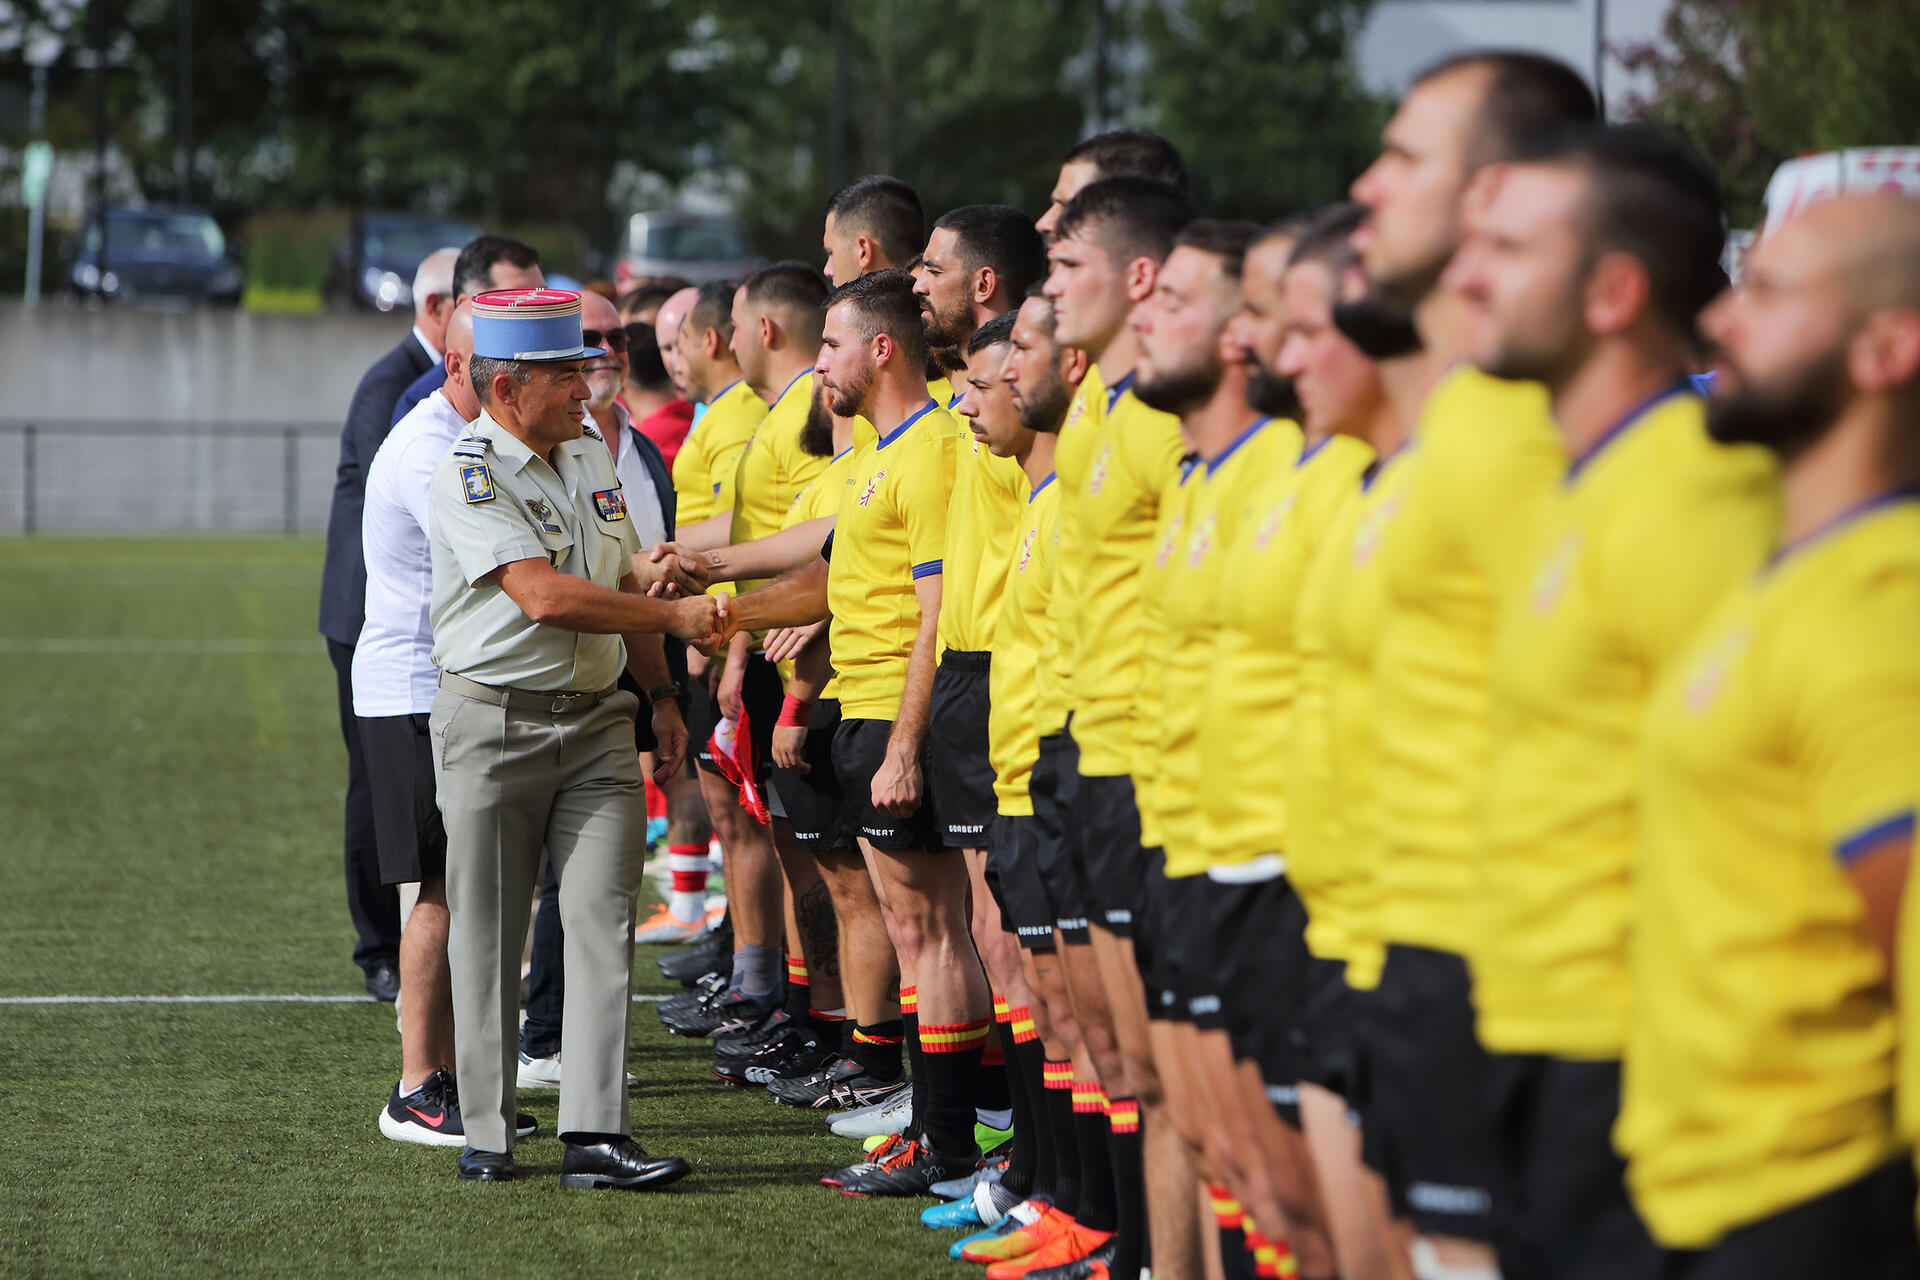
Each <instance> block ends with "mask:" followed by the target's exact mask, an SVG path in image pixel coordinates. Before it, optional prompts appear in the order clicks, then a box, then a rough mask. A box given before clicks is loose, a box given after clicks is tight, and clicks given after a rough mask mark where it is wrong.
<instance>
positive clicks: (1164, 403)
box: [1133, 343, 1222, 418]
mask: <svg viewBox="0 0 1920 1280" xmlns="http://www.w3.org/2000/svg"><path fill="white" fill-rule="evenodd" d="M1221 372H1222V368H1221V361H1220V357H1219V355H1218V347H1217V346H1216V345H1214V344H1211V343H1210V344H1209V347H1208V352H1207V355H1206V356H1205V357H1204V358H1202V359H1201V360H1200V361H1198V362H1196V363H1195V364H1193V365H1191V366H1189V367H1187V368H1185V369H1169V370H1168V371H1167V372H1166V373H1163V374H1159V375H1157V376H1156V377H1155V378H1154V380H1153V381H1151V382H1148V381H1147V380H1145V379H1143V378H1135V379H1134V380H1133V394H1134V395H1135V397H1137V398H1138V399H1139V401H1140V403H1141V404H1144V405H1146V406H1147V408H1149V409H1158V410H1160V411H1161V412H1162V413H1170V414H1172V415H1173V416H1174V417H1176V418H1184V417H1186V416H1187V415H1188V414H1189V413H1192V412H1193V411H1194V410H1196V409H1198V408H1199V407H1200V406H1201V405H1203V404H1205V403H1206V402H1207V401H1209V400H1211V399H1212V398H1213V394H1214V392H1216V391H1218V390H1219V389H1220V374H1221Z"/></svg>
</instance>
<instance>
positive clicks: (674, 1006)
mask: <svg viewBox="0 0 1920 1280" xmlns="http://www.w3.org/2000/svg"><path fill="white" fill-rule="evenodd" d="M726 990H727V975H726V974H724V973H704V974H701V975H700V979H699V981H697V982H695V983H694V986H693V990H691V991H682V992H681V993H680V994H679V995H673V996H668V997H667V998H666V999H665V1000H662V1001H660V1003H658V1004H656V1005H655V1006H654V1009H655V1010H656V1011H657V1012H659V1013H661V1014H666V1013H669V1012H673V1013H685V1012H687V1011H688V1010H690V1009H692V1008H694V1007H695V1006H696V1005H698V1004H699V1003H700V1002H701V1001H702V1000H705V999H708V998H709V997H718V996H722V995H725V994H726Z"/></svg>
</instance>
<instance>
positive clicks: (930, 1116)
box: [920, 1018, 993, 1156]
mask: <svg viewBox="0 0 1920 1280" xmlns="http://www.w3.org/2000/svg"><path fill="white" fill-rule="evenodd" d="M992 1025H993V1024H992V1023H991V1022H989V1021H988V1020H987V1019H985V1018H981V1019H979V1020H978V1021H976V1022H945V1023H936V1022H923V1023H921V1024H920V1056H921V1061H922V1062H923V1063H924V1064H925V1070H926V1077H927V1089H926V1104H927V1105H926V1110H925V1111H924V1112H922V1113H920V1114H921V1115H922V1116H924V1119H921V1121H920V1132H921V1133H922V1134H923V1135H924V1136H925V1137H926V1139H927V1142H928V1144H929V1145H931V1146H932V1147H933V1149H934V1150H936V1151H939V1152H941V1153H942V1154H945V1155H953V1156H961V1155H965V1154H966V1153H967V1152H969V1151H976V1150H978V1147H977V1146H976V1145H975V1143H974V1141H973V1104H974V1099H975V1098H977V1097H979V1095H980V1055H981V1053H982V1051H983V1050H985V1049H986V1047H987V1037H988V1035H989V1034H990V1028H991V1027H992Z"/></svg>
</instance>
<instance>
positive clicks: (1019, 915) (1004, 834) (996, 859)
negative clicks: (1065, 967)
mask: <svg viewBox="0 0 1920 1280" xmlns="http://www.w3.org/2000/svg"><path fill="white" fill-rule="evenodd" d="M1044 839H1045V837H1044V836H1043V835H1042V834H1041V832H1040V820H1039V819H1038V818H1035V817H1032V816H1030V815H1012V814H1002V815H1000V816H999V817H997V818H995V819H994V820H993V830H992V834H991V838H990V840H989V843H988V846H987V888H988V889H989V890H990V891H991V892H992V893H993V900H994V901H995V902H997V903H999V904H1000V922H1001V924H1003V925H1004V926H1005V927H1006V930H1007V932H1008V933H1011V934H1012V935H1013V936H1014V938H1015V940H1017V941H1018V942H1019V943H1020V945H1021V946H1022V947H1024V948H1026V949H1027V950H1028V951H1052V950H1053V949H1054V941H1053V921H1054V911H1053V900H1052V899H1051V898H1049V897H1047V886H1046V882H1045V881H1044V880H1043V879H1042V878H1041V875H1040V845H1041V842H1042V841H1043V840H1044Z"/></svg>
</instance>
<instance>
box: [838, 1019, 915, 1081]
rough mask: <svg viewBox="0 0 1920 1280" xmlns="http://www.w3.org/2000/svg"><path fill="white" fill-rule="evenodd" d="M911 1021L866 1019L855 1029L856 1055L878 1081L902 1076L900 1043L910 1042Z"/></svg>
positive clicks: (854, 1050) (854, 1052) (862, 1065)
mask: <svg viewBox="0 0 1920 1280" xmlns="http://www.w3.org/2000/svg"><path fill="white" fill-rule="evenodd" d="M906 1039H907V1024H906V1023H905V1022H903V1021H901V1020H900V1019H899V1018H889V1019H888V1020H887V1021H885V1022H863V1023H861V1024H859V1025H858V1026H856V1027H854V1029H853V1052H852V1055H851V1056H852V1058H853V1060H854V1061H855V1062H857V1063H859V1064H860V1069H861V1070H862V1071H864V1072H866V1073H867V1074H868V1075H870V1076H872V1077H873V1078H874V1079H876V1080H898V1079H899V1078H900V1046H901V1045H902V1044H904V1043H906Z"/></svg>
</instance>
